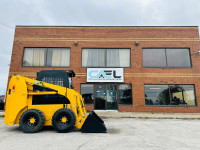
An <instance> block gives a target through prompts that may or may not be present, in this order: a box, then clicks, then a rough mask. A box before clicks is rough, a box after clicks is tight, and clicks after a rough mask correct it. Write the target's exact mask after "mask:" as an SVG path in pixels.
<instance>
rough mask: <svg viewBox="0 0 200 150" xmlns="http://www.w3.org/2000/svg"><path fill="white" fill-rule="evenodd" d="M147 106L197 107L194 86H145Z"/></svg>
mask: <svg viewBox="0 0 200 150" xmlns="http://www.w3.org/2000/svg"><path fill="white" fill-rule="evenodd" d="M144 88H145V104H146V105H179V106H195V105H196V100H195V92H194V85H145V86H144Z"/></svg>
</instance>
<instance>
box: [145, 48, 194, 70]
mask: <svg viewBox="0 0 200 150" xmlns="http://www.w3.org/2000/svg"><path fill="white" fill-rule="evenodd" d="M143 49H164V50H165V61H166V67H144V61H143V60H144V57H143ZM167 49H188V51H189V59H190V67H168V66H167V65H168V64H167V61H168V59H167V53H166V50H167ZM142 67H143V68H175V69H185V68H192V67H193V66H192V59H191V51H190V48H189V47H175V48H174V47H164V48H163V47H144V48H142Z"/></svg>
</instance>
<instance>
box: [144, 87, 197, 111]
mask: <svg viewBox="0 0 200 150" xmlns="http://www.w3.org/2000/svg"><path fill="white" fill-rule="evenodd" d="M145 85H167V86H168V88H169V86H170V85H193V87H194V105H146V103H145ZM169 96H171V92H170V89H169ZM144 105H145V107H198V105H197V96H196V88H195V84H144Z"/></svg>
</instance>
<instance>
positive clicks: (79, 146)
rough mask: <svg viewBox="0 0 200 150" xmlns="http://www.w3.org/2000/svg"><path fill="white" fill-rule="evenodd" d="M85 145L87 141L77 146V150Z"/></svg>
mask: <svg viewBox="0 0 200 150" xmlns="http://www.w3.org/2000/svg"><path fill="white" fill-rule="evenodd" d="M87 143H88V141H87V142H84V143H83V144H81V145H79V146H78V147H77V150H80V149H81V148H82V146H84V145H86V144H87Z"/></svg>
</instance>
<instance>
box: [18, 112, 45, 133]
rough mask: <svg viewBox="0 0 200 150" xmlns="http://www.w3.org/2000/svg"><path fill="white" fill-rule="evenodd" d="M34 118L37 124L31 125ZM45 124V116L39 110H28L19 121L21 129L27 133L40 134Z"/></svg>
mask: <svg viewBox="0 0 200 150" xmlns="http://www.w3.org/2000/svg"><path fill="white" fill-rule="evenodd" d="M32 117H34V118H35V120H36V122H35V123H33V124H31V123H30V121H29V119H30V118H32ZM44 123H45V116H44V114H43V112H41V111H40V110H38V109H28V110H26V111H25V112H24V113H23V114H22V115H21V117H20V119H19V127H20V129H21V130H22V131H23V132H25V133H35V132H39V131H40V130H41V129H42V128H43V126H44Z"/></svg>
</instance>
